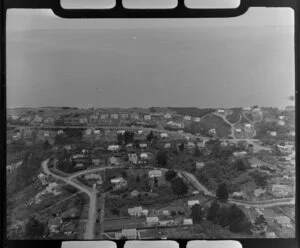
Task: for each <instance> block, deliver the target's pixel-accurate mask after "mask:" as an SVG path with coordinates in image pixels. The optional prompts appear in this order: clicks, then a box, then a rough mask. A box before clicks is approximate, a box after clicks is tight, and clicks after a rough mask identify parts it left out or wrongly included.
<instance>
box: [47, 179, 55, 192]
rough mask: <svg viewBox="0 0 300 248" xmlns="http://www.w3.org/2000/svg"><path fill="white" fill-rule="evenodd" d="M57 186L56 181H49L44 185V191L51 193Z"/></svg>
mask: <svg viewBox="0 0 300 248" xmlns="http://www.w3.org/2000/svg"><path fill="white" fill-rule="evenodd" d="M57 188H58V184H57V183H56V182H54V183H49V184H48V186H47V187H46V192H48V193H52V192H53V191H54V190H55V189H57Z"/></svg>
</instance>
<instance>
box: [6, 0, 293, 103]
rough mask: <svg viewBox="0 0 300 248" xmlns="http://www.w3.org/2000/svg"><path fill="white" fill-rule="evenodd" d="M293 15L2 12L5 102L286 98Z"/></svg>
mask: <svg viewBox="0 0 300 248" xmlns="http://www.w3.org/2000/svg"><path fill="white" fill-rule="evenodd" d="M90 1H91V0H90ZM293 23H294V15H293V10H292V9H289V8H281V9H279V8H251V9H249V10H248V12H247V13H245V14H244V15H242V16H240V17H235V18H220V19H218V18H206V19H155V20H153V19H138V20H136V19H130V20H129V19H127V20H126V19H119V20H113V19H102V20H101V19H72V20H71V19H63V18H60V17H57V16H55V15H54V14H53V12H52V11H51V10H29V9H27V10H24V9H18V10H16V9H14V10H8V14H7V37H6V38H7V52H6V53H7V106H8V107H42V106H74V107H80V108H86V107H90V106H94V107H151V106H162V107H168V106H174V107H175V106H176V107H200V108H201V107H202V108H206V107H209V108H215V107H216V108H217V107H224V108H225V107H242V106H249V105H254V104H255V105H256V104H258V105H260V106H274V107H284V106H286V105H291V101H289V100H288V98H289V96H291V95H294V94H295V82H294V81H295V78H294V43H293V37H294V30H293Z"/></svg>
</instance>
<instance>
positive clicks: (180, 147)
mask: <svg viewBox="0 0 300 248" xmlns="http://www.w3.org/2000/svg"><path fill="white" fill-rule="evenodd" d="M178 149H179V151H181V152H183V151H184V143H183V142H181V143H180V145H179V146H178Z"/></svg>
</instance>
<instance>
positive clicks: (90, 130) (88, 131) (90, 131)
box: [85, 129, 93, 135]
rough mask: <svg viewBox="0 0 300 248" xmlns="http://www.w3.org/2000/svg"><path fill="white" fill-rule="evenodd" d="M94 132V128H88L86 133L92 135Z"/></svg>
mask: <svg viewBox="0 0 300 248" xmlns="http://www.w3.org/2000/svg"><path fill="white" fill-rule="evenodd" d="M92 132H93V130H92V129H87V130H86V131H85V134H86V135H91V134H92Z"/></svg>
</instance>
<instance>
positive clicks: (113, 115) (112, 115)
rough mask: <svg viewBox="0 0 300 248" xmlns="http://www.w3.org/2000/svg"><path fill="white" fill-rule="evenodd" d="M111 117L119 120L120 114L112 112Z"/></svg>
mask: <svg viewBox="0 0 300 248" xmlns="http://www.w3.org/2000/svg"><path fill="white" fill-rule="evenodd" d="M110 118H111V119H115V120H117V119H119V115H118V114H111V115H110Z"/></svg>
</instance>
